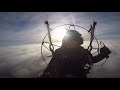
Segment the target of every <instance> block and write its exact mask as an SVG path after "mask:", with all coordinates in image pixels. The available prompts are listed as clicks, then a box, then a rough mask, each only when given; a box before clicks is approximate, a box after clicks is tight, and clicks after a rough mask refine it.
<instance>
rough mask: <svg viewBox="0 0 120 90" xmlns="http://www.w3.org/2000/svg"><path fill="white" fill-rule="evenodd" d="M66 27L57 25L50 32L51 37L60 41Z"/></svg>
mask: <svg viewBox="0 0 120 90" xmlns="http://www.w3.org/2000/svg"><path fill="white" fill-rule="evenodd" d="M66 31H67V30H66V29H65V28H64V27H59V28H57V29H55V30H54V31H53V32H52V35H53V39H54V40H55V41H61V40H62V39H63V37H64V35H65V34H66Z"/></svg>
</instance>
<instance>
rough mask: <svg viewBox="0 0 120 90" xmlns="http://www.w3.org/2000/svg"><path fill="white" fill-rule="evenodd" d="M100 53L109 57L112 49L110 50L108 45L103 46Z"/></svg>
mask: <svg viewBox="0 0 120 90" xmlns="http://www.w3.org/2000/svg"><path fill="white" fill-rule="evenodd" d="M100 54H101V55H102V56H105V57H107V58H108V57H109V54H111V51H110V50H109V48H107V47H106V46H105V47H103V48H101V49H100Z"/></svg>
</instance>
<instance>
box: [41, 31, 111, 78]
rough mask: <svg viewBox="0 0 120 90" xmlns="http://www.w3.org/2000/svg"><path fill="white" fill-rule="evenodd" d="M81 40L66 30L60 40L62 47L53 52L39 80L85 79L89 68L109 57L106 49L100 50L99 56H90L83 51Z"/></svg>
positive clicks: (75, 32)
mask: <svg viewBox="0 0 120 90" xmlns="http://www.w3.org/2000/svg"><path fill="white" fill-rule="evenodd" d="M82 44H83V38H82V36H81V34H80V33H79V32H77V31H75V30H68V31H67V32H66V35H65V36H64V38H63V40H62V46H61V47H60V48H58V49H56V50H55V53H54V54H53V57H52V59H51V61H50V63H49V65H48V66H47V67H46V69H45V70H44V72H43V74H42V75H41V76H40V78H87V74H88V73H89V70H90V66H91V65H92V64H93V63H97V62H99V61H101V60H102V59H104V58H107V57H109V54H110V53H111V51H110V50H109V49H108V48H107V47H103V48H101V49H100V54H98V55H96V56H92V54H91V53H90V52H89V51H88V50H87V49H84V48H83V47H82V46H81V45H82Z"/></svg>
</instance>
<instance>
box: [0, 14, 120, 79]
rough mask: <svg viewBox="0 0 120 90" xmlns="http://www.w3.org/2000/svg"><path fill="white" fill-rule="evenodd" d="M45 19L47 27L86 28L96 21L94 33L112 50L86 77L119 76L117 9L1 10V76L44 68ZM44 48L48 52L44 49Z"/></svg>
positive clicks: (119, 18)
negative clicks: (109, 10) (70, 10)
mask: <svg viewBox="0 0 120 90" xmlns="http://www.w3.org/2000/svg"><path fill="white" fill-rule="evenodd" d="M45 20H48V21H49V23H50V28H54V27H56V26H58V25H61V24H76V25H80V26H82V27H84V28H86V29H89V28H90V24H92V22H93V21H94V20H95V21H97V22H98V24H97V26H96V31H95V35H96V36H98V37H99V38H100V39H101V40H102V41H103V42H104V43H105V45H106V46H107V47H109V49H110V50H111V51H112V53H111V54H110V58H109V59H108V60H107V62H106V63H105V64H104V65H103V66H94V67H93V68H92V70H91V74H90V75H89V77H92V78H93V77H94V78H120V73H119V72H120V65H119V64H120V61H119V60H120V53H119V51H120V46H119V45H120V27H119V26H120V12H0V78H4V77H5V78H6V77H7V78H11V77H14V78H21V77H22V78H29V77H30V78H32V77H37V75H38V73H39V75H40V74H41V73H42V72H43V70H44V69H45V67H46V64H45V62H44V61H43V60H42V57H41V54H40V53H41V41H42V39H43V37H44V36H45V35H46V33H47V28H46V25H45V24H44V21H45ZM59 30H61V29H59ZM59 34H60V35H61V34H62V32H59ZM57 36H58V35H57ZM56 38H57V37H56ZM26 43H27V45H26ZM43 52H44V54H45V55H49V52H48V51H47V50H46V49H43ZM48 62H49V61H48ZM103 62H104V60H103V61H102V62H100V63H97V64H101V63H103Z"/></svg>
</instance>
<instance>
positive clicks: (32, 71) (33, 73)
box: [0, 39, 120, 78]
mask: <svg viewBox="0 0 120 90" xmlns="http://www.w3.org/2000/svg"><path fill="white" fill-rule="evenodd" d="M103 42H104V43H105V44H106V46H107V47H109V48H110V50H111V51H112V54H111V55H110V58H109V59H108V60H107V62H106V63H105V64H104V65H103V66H93V68H92V70H91V73H90V74H89V75H88V76H89V78H109V77H110V78H119V77H120V73H119V72H120V65H119V64H120V61H119V59H120V55H119V51H120V47H119V44H120V43H119V42H120V40H118V39H117V40H112V39H111V40H104V41H103ZM40 50H41V49H40V44H29V45H19V46H8V47H0V51H1V52H0V77H1V78H2V77H9V78H11V77H14V78H36V77H37V75H41V74H42V72H43V70H44V69H45V67H46V64H45V62H44V61H43V60H42V58H41V53H40V52H41V51H40ZM43 53H44V55H45V56H48V55H50V53H47V49H44V50H43ZM48 62H49V61H48ZM103 62H104V60H103V61H101V62H99V63H97V64H101V63H103Z"/></svg>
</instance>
